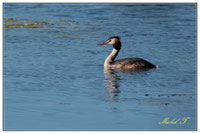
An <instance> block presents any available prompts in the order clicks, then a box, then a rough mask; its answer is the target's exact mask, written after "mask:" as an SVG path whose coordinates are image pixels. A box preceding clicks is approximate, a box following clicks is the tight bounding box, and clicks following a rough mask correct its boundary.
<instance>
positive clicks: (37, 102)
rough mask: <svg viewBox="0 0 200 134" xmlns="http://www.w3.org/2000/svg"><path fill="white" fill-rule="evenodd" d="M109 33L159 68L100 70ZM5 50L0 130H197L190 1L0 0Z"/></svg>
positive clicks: (129, 52) (128, 53) (129, 53)
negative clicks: (46, 0) (26, 0)
mask: <svg viewBox="0 0 200 134" xmlns="http://www.w3.org/2000/svg"><path fill="white" fill-rule="evenodd" d="M110 36H120V37H121V41H122V49H121V51H120V53H119V55H118V57H117V59H119V58H125V57H141V58H144V59H146V60H148V61H150V62H152V63H154V64H156V65H159V66H160V68H158V69H151V70H148V71H142V72H120V71H117V70H108V71H106V70H104V67H103V63H104V60H105V58H106V57H107V56H108V55H109V53H110V52H111V51H112V46H110V45H107V46H97V45H96V44H98V43H100V42H102V41H105V40H106V39H107V38H108V37H110ZM3 55H4V92H3V93H4V130H174V129H175V130H195V129H196V5H195V4H4V54H3ZM184 117H189V118H190V119H188V121H187V122H185V123H184V124H180V122H181V120H182V119H183V118H184ZM165 118H169V121H170V120H171V121H172V120H173V119H174V120H178V119H180V121H177V123H175V124H162V121H163V120H164V119H165ZM159 122H161V124H160V123H159ZM182 122H183V121H182Z"/></svg>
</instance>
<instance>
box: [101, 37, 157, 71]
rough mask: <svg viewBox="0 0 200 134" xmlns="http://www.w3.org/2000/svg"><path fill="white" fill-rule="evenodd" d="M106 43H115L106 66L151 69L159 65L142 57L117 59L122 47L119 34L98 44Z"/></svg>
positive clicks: (105, 63)
mask: <svg viewBox="0 0 200 134" xmlns="http://www.w3.org/2000/svg"><path fill="white" fill-rule="evenodd" d="M105 44H111V45H113V50H112V52H111V53H110V55H109V56H108V57H107V58H106V60H105V62H104V68H117V69H126V70H137V69H150V68H158V67H159V66H157V65H154V64H152V63H150V62H148V61H146V60H144V59H142V58H123V59H119V60H115V58H116V57H117V55H118V53H119V51H120V49H121V41H120V37H118V36H112V37H110V38H108V39H107V40H106V41H105V42H103V43H99V44H98V45H105Z"/></svg>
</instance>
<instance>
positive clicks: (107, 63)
mask: <svg viewBox="0 0 200 134" xmlns="http://www.w3.org/2000/svg"><path fill="white" fill-rule="evenodd" d="M120 49H121V42H119V43H118V44H114V45H113V50H112V52H111V53H110V55H109V56H108V57H107V58H106V60H105V62H104V66H105V67H110V66H111V65H112V62H113V61H114V60H115V58H116V57H117V55H118V53H119V51H120Z"/></svg>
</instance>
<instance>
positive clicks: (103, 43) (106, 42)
mask: <svg viewBox="0 0 200 134" xmlns="http://www.w3.org/2000/svg"><path fill="white" fill-rule="evenodd" d="M109 42H110V40H107V41H105V42H102V43H99V44H97V45H105V44H108V43H109Z"/></svg>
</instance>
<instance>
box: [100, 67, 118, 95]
mask: <svg viewBox="0 0 200 134" xmlns="http://www.w3.org/2000/svg"><path fill="white" fill-rule="evenodd" d="M104 73H105V82H106V89H107V90H108V91H109V92H110V96H111V97H112V96H118V94H119V93H120V90H119V89H118V88H119V80H120V78H119V77H118V75H117V72H116V71H115V70H113V69H105V70H104Z"/></svg>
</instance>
